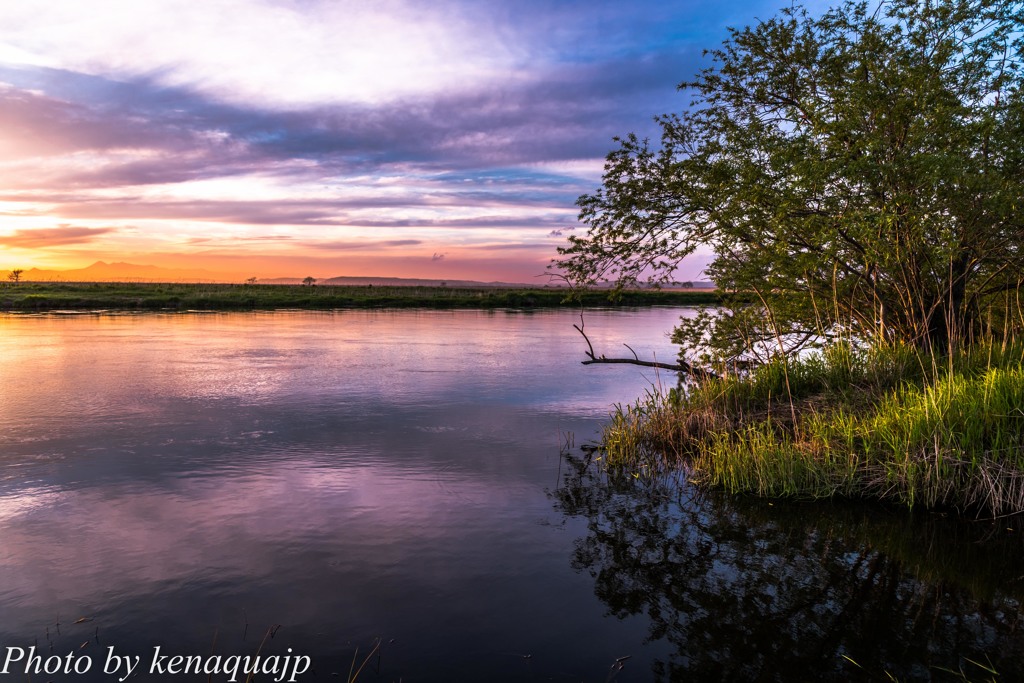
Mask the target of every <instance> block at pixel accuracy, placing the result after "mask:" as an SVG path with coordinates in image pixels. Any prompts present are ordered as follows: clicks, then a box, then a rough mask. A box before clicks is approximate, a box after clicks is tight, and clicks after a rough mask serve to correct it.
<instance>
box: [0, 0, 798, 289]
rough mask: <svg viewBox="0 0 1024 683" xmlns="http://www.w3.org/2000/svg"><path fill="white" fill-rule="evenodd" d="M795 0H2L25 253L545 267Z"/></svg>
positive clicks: (407, 270)
mask: <svg viewBox="0 0 1024 683" xmlns="http://www.w3.org/2000/svg"><path fill="white" fill-rule="evenodd" d="M779 5H780V0H773V1H772V2H763V1H761V0H744V1H743V2H707V1H705V0H633V1H631V2H628V3H627V2H621V1H613V0H585V1H583V0H579V1H577V0H567V1H564V2H551V1H548V2H539V1H537V0H506V1H504V2H479V1H474V0H442V1H436V0H431V1H430V2H425V1H421V2H403V1H401V0H377V1H374V2H356V1H350V0H276V1H275V0H203V2H196V0H146V2H139V1H138V0H96V1H94V2H81V1H80V0H46V1H45V2H39V3H35V2H19V1H16V0H0V179H2V182H0V270H7V269H10V268H24V269H29V268H33V267H37V268H44V269H69V268H81V267H85V266H87V265H89V264H91V263H93V262H95V261H97V260H104V261H107V262H120V261H125V262H130V263H135V264H152V265H157V266H163V267H168V268H192V269H195V268H202V269H207V270H211V271H216V272H219V273H226V274H230V275H232V276H237V277H239V278H245V277H249V276H254V277H261V278H271V277H280V276H298V277H302V276H305V275H313V276H315V277H319V278H325V277H333V276H339V275H354V276H365V275H374V276H397V277H426V278H438V279H475V280H488V281H489V280H503V281H508V282H531V283H538V284H540V283H542V282H544V281H546V280H544V278H543V277H538V276H542V275H543V273H544V270H545V266H546V265H547V263H548V262H549V261H550V259H551V258H552V257H553V256H554V255H555V248H556V247H557V246H558V245H560V244H563V243H564V241H565V237H566V235H568V234H570V231H572V230H574V229H575V230H577V231H578V230H580V228H579V227H578V226H577V222H576V208H575V206H574V202H575V200H576V198H577V196H579V195H580V194H582V193H585V192H591V191H593V190H594V189H595V188H596V187H597V186H598V185H599V183H600V176H601V169H602V164H603V159H604V155H605V154H606V153H607V152H608V151H609V150H610V149H611V148H612V146H613V143H612V140H611V138H612V136H614V135H621V134H625V133H628V132H636V133H638V134H641V135H643V134H647V135H656V134H657V129H656V127H655V126H654V124H653V122H652V116H653V115H655V114H658V113H664V112H669V111H674V110H679V109H681V108H683V107H684V106H685V105H686V104H687V102H688V101H689V97H688V96H687V95H685V94H681V93H679V92H677V91H676V89H675V86H676V84H678V83H679V82H680V81H681V80H683V79H686V78H689V77H691V76H692V75H693V74H694V73H695V72H696V71H697V70H698V69H699V68H700V67H701V66H702V65H706V64H707V62H706V60H705V58H703V57H702V50H703V49H704V48H713V47H716V46H717V45H719V44H720V43H721V41H722V39H723V38H724V37H725V36H726V30H725V29H726V27H727V26H744V25H747V24H750V23H752V22H754V21H755V20H756V18H757V17H761V18H767V17H769V16H771V15H773V14H775V12H776V9H777V8H778V6H779ZM699 267H700V264H699V262H698V261H695V262H694V264H693V265H691V266H690V269H689V272H683V273H680V277H681V278H682V279H693V278H695V277H698V274H699Z"/></svg>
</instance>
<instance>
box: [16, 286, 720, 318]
mask: <svg viewBox="0 0 1024 683" xmlns="http://www.w3.org/2000/svg"><path fill="white" fill-rule="evenodd" d="M567 293H568V292H567V291H566V290H564V289H558V288H550V289H528V288H523V289H505V288H497V287H495V288H480V289H466V288H456V287H357V286H338V287H334V286H323V285H315V286H313V285H307V286H298V285H253V284H245V285H226V284H150V283H143V284H139V283H74V284H73V283H39V282H21V283H20V284H19V285H18V286H17V287H14V286H9V285H8V286H0V310H3V311H48V310H49V311H52V310H97V309H107V310H110V309H112V310H256V309H263V310H266V309H277V308H306V309H321V310H323V309H332V308H551V307H557V306H563V305H569V304H567V303H566V302H565V298H566V295H567ZM716 298H717V295H716V294H715V292H713V291H690V290H683V291H673V290H650V289H648V290H634V291H627V292H622V293H621V296H618V297H616V298H615V300H614V301H612V300H610V299H609V292H607V291H605V292H600V291H592V292H587V293H584V295H583V296H582V299H581V302H582V304H583V305H587V306H611V305H615V306H651V305H664V306H694V305H698V304H708V303H713V302H714V301H715V300H716ZM579 303H580V302H573V304H572V305H579Z"/></svg>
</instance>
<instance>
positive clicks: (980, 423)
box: [604, 345, 1024, 515]
mask: <svg viewBox="0 0 1024 683" xmlns="http://www.w3.org/2000/svg"><path fill="white" fill-rule="evenodd" d="M787 378H788V382H787ZM604 447H605V449H606V454H605V457H606V459H607V462H608V464H609V465H611V466H613V467H629V468H638V469H647V468H652V467H663V466H665V465H666V464H668V465H673V466H674V465H676V464H680V463H682V464H685V465H686V466H687V467H689V468H690V470H691V474H692V477H693V478H694V479H695V480H696V481H698V482H702V483H705V484H708V485H712V486H719V487H723V488H725V489H726V490H728V491H732V492H750V493H755V494H758V495H763V496H772V497H801V498H822V497H830V496H845V497H853V498H861V497H866V498H878V499H883V500H891V501H897V502H899V503H902V504H905V505H907V506H911V507H915V506H924V507H926V508H953V509H957V510H960V511H963V512H967V511H972V512H976V513H979V512H984V513H986V514H993V515H1000V514H1008V513H1016V512H1021V511H1024V349H1022V348H1021V347H1019V346H1018V347H1012V348H1003V347H998V346H995V345H987V346H983V347H977V348H975V349H973V350H972V351H971V352H962V353H959V354H957V355H956V356H954V357H952V358H943V359H934V358H932V357H929V356H926V355H924V354H920V353H918V352H916V351H914V350H912V349H908V348H889V349H874V350H855V349H853V348H851V347H849V346H838V347H834V348H832V349H829V350H827V351H825V352H823V353H820V354H817V355H814V356H810V357H808V358H805V359H802V360H792V359H791V360H789V361H788V363H787V364H785V365H784V363H783V361H781V360H776V361H773V362H772V363H769V364H767V365H764V366H761V367H759V368H757V369H756V370H754V371H753V372H751V373H750V374H748V375H736V374H732V375H727V376H725V377H723V378H721V379H716V380H710V381H706V382H703V383H701V384H699V385H696V386H693V387H690V388H689V389H688V390H687V391H682V392H680V391H675V390H673V391H672V392H671V393H670V394H669V395H662V394H659V393H652V394H650V395H649V396H647V397H645V398H644V399H642V400H640V401H638V402H637V403H636V404H634V405H632V406H626V407H624V408H623V407H619V408H617V410H616V412H615V414H614V415H613V416H612V419H611V422H610V423H609V425H608V426H607V427H606V429H605V433H604Z"/></svg>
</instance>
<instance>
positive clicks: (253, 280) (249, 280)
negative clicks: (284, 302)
mask: <svg viewBox="0 0 1024 683" xmlns="http://www.w3.org/2000/svg"><path fill="white" fill-rule="evenodd" d="M257 282H259V280H257V279H256V278H254V277H250V278H246V279H245V284H247V285H249V286H252V285H255V284H256V283H257Z"/></svg>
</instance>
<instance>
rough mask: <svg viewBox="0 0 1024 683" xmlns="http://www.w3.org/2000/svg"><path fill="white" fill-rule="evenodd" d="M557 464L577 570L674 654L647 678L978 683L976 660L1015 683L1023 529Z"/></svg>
mask: <svg viewBox="0 0 1024 683" xmlns="http://www.w3.org/2000/svg"><path fill="white" fill-rule="evenodd" d="M567 463H568V469H569V471H568V473H567V474H566V476H565V479H564V482H563V485H562V486H561V487H560V488H559V489H558V490H557V491H555V492H554V493H553V496H554V497H555V500H556V502H557V506H558V507H559V508H560V509H561V510H562V511H564V512H565V513H566V514H567V515H570V516H579V517H582V518H584V519H585V520H586V522H587V527H588V533H587V535H586V537H585V538H583V539H581V540H579V541H578V542H577V543H576V547H575V549H574V551H573V560H572V564H573V566H574V567H575V568H576V569H577V570H580V571H582V572H587V573H589V574H590V576H592V577H593V579H594V586H595V592H596V594H597V596H598V597H599V598H600V599H601V600H602V601H603V602H604V603H605V604H606V605H607V607H608V609H609V611H610V612H611V613H612V614H614V615H615V616H617V617H619V618H625V617H627V616H631V615H644V616H646V617H647V618H648V619H650V631H649V637H650V638H651V639H652V640H664V641H666V642H668V643H670V644H671V648H672V655H671V656H669V657H668V658H666V659H664V660H661V661H659V662H657V663H656V664H655V666H654V669H653V670H654V673H655V675H656V678H657V679H658V680H730V681H772V680H778V681H792V680H851V679H852V680H889V679H888V676H889V675H892V676H895V677H897V678H898V679H899V680H963V678H962V677H960V672H963V673H965V674H966V675H967V677H968V679H969V680H989V679H990V678H991V675H990V674H988V673H986V671H985V670H984V669H982V668H980V667H979V666H977V665H976V664H974V663H972V660H973V662H977V663H981V664H985V665H986V666H988V665H989V664H991V665H992V666H993V667H994V668H995V670H996V671H998V672H999V674H1000V678H999V679H998V680H1022V679H1024V638H1022V637H1021V633H1022V629H1024V613H1022V598H1024V576H1022V574H1024V564H1022V562H1021V558H1022V557H1024V552H1022V541H1021V539H1022V538H1024V534H1022V532H1024V520H1022V519H1016V520H1012V521H1011V520H999V521H998V522H989V523H970V524H964V523H958V522H955V521H953V520H949V519H944V518H942V517H940V516H936V515H909V514H907V513H905V512H903V511H898V510H897V511H892V510H890V511H883V510H879V509H878V508H875V507H864V506H858V505H852V504H849V505H845V504H830V505H820V504H810V503H807V504H782V503H774V504H773V503H770V502H767V501H764V500H759V499H752V498H744V497H732V496H727V495H722V494H717V493H707V492H704V493H701V492H698V491H696V490H695V489H694V488H693V487H691V486H689V485H687V484H686V483H685V482H680V481H678V480H676V479H673V478H662V479H659V480H653V481H641V480H637V479H634V478H632V477H629V476H605V475H602V474H600V473H599V471H598V469H597V468H596V467H595V466H593V465H591V464H588V461H587V460H586V459H585V458H583V457H578V458H577V457H570V458H569V459H568V460H567ZM1011 529H1012V531H1011ZM947 670H948V671H947ZM954 672H956V673H954Z"/></svg>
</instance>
